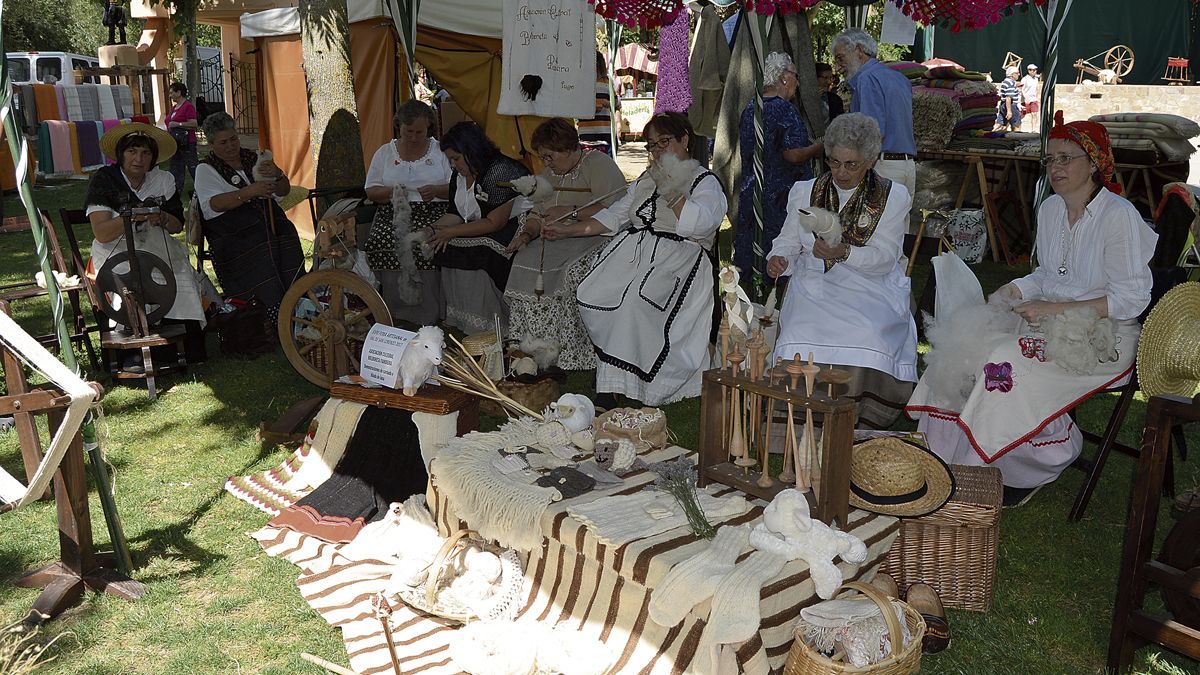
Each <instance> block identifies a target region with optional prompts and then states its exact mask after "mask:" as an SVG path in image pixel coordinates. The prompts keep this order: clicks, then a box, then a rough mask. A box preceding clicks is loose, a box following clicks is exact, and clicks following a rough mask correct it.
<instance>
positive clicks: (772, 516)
mask: <svg viewBox="0 0 1200 675" xmlns="http://www.w3.org/2000/svg"><path fill="white" fill-rule="evenodd" d="M750 544H751V545H752V546H754V548H757V549H759V550H760V551H767V552H770V553H774V554H776V555H780V556H783V557H785V558H787V559H788V560H796V559H797V558H799V559H802V560H804V562H806V563H808V569H809V574H810V575H811V576H812V580H813V585H814V586H815V587H816V590H817V595H819V596H820V597H821V598H823V599H825V600H828V599H829V598H832V597H833V594H834V593H835V592H836V591H837V589H838V587H839V586H841V585H842V571H841V570H840V569H838V567H837V565H834V564H833V560H834V558H837V557H839V556H840V557H841V558H842V560H844V561H846V562H848V563H850V564H851V565H861V564H862V563H863V562H865V561H866V559H867V546H866V544H864V543H863V541H862V540H861V539H859V538H858V537H855V536H853V535H850V534H846V533H845V532H842V531H840V530H836V529H834V528H832V527H830V526H828V525H826V524H825V523H822V522H821V521H819V520H813V518H812V516H810V515H809V511H808V500H807V499H805V497H804V495H803V494H802V493H801V492H799V491H797V490H794V489H788V490H783V491H782V492H780V493H779V494H777V495H775V499H773V500H772V501H771V503H770V504H768V505H767V508H766V509H764V510H763V522H762V523H760V524H758V525H755V526H754V529H753V530H752V531H751V532H750Z"/></svg>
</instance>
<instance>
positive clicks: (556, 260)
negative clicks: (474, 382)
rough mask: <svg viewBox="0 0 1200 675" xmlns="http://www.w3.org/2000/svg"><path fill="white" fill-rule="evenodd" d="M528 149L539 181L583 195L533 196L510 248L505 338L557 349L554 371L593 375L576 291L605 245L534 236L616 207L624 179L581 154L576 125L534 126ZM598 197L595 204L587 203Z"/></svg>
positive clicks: (598, 158) (608, 161)
mask: <svg viewBox="0 0 1200 675" xmlns="http://www.w3.org/2000/svg"><path fill="white" fill-rule="evenodd" d="M530 144H531V145H532V146H533V150H534V152H536V153H538V155H539V156H540V157H541V158H542V161H543V162H545V163H546V168H545V169H544V170H543V171H542V173H541V174H540V176H541V177H543V178H545V180H546V181H547V182H548V184H549V185H550V186H551V187H554V188H564V187H565V188H583V191H580V192H567V191H562V190H554V191H553V192H552V193H550V194H549V195H546V196H544V197H542V198H540V199H539V197H538V195H537V194H536V193H535V194H534V195H533V197H532V198H533V201H534V203H535V207H534V210H533V211H531V212H529V213H528V214H527V216H526V218H525V224H524V227H523V228H522V229H521V232H520V233H519V234H517V236H516V237H515V238H514V239H513V241H512V243H511V244H509V246H508V250H509V251H516V255H514V256H513V261H512V272H511V274H510V275H509V277H508V288H507V289H506V290H505V291H504V299H505V300H506V301H508V306H509V312H510V315H509V326H510V329H511V335H512V337H514V338H519V339H524V338H538V339H542V340H548V341H550V342H552V343H554V344H557V345H558V346H559V352H558V366H559V367H560V368H562V369H564V370H591V369H592V368H595V367H596V356H595V353H594V352H593V351H592V341H591V340H590V339H589V338H588V334H587V329H586V328H584V326H583V321H582V320H581V319H580V318H579V308H578V307H577V306H576V305H575V289H577V288H578V287H579V282H580V281H581V280H582V279H583V277H585V276H586V275H587V273H588V272H589V271H591V269H592V266H593V265H594V264H595V262H596V255H595V254H596V251H597V249H599V248H600V247H601V246H603V245H604V243H605V242H606V239H605V238H604V237H600V236H593V237H577V238H572V239H559V240H556V241H537V238H538V236H539V234H540V232H541V227H542V225H543V224H544V223H547V222H551V221H554V220H556V219H559V218H562V219H563V220H561V221H559V222H562V223H573V222H577V221H579V220H581V219H584V218H590V217H591V216H594V215H596V214H597V213H599V212H600V211H601V210H602V209H604V207H606V206H609V205H610V204H613V203H614V202H616V201H617V199H619V198H620V196H621V194H620V193H621V192H623V190H622V188H624V187H625V177H624V176H623V175H622V174H621V170H620V169H619V168H617V163H616V162H614V161H613V159H612V157H609V156H608V155H606V154H604V153H603V152H584V150H583V148H582V147H580V145H579V135H578V133H577V132H576V131H575V127H574V126H573V125H572V124H571V123H570V122H568V121H567V120H565V119H562V118H561V117H555V118H554V119H551V120H547V121H545V122H543V123H542V124H541V125H540V126H538V128H537V129H535V130H534V132H533V136H532V138H530ZM602 197H603V199H601V198H602ZM597 199H600V201H598V202H596V203H595V204H591V202H594V201H596V200H597ZM585 204H590V205H589V206H584V205H585ZM539 282H540V292H541V295H540V296H539V294H538V293H539Z"/></svg>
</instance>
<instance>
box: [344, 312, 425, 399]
mask: <svg viewBox="0 0 1200 675" xmlns="http://www.w3.org/2000/svg"><path fill="white" fill-rule="evenodd" d="M416 336H417V334H416V333H414V332H412V331H411V330H404V329H403V328H393V327H391V326H387V325H384V324H382V323H377V324H375V325H374V326H371V332H369V333H367V341H366V342H365V343H364V344H363V348H362V358H361V359H359V362H360V363H361V366H360V367H359V371H358V373H359V375H362V378H363V379H364V380H366V381H368V382H374V383H375V384H380V385H383V386H385V387H389V388H391V389H396V388H397V385H398V384H399V383H400V355H401V354H403V353H404V348H405V347H407V346H408V342H409V340H412V339H413V338H415V337H416Z"/></svg>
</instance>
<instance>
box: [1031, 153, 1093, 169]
mask: <svg viewBox="0 0 1200 675" xmlns="http://www.w3.org/2000/svg"><path fill="white" fill-rule="evenodd" d="M1080 157H1087V155H1046V156H1045V157H1043V158H1041V159H1039V160H1038V161H1039V162H1041V164H1042V166H1047V167H1048V166H1050V165H1052V164H1057V165H1059V166H1066V165H1068V164H1070V163H1071V162H1073V161H1075V160H1077V159H1079V158H1080Z"/></svg>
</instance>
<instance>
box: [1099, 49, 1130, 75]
mask: <svg viewBox="0 0 1200 675" xmlns="http://www.w3.org/2000/svg"><path fill="white" fill-rule="evenodd" d="M1104 67H1105V68H1107V69H1109V70H1111V71H1113V72H1114V73H1116V74H1117V79H1118V80H1120V79H1121V78H1122V77H1125V76H1126V75H1128V74H1129V73H1130V72H1131V71H1133V49H1132V48H1130V47H1126V46H1125V45H1117V46H1116V47H1113V48H1112V49H1109V50H1108V51H1106V52H1104Z"/></svg>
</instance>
